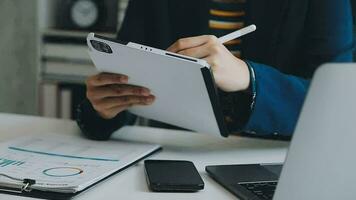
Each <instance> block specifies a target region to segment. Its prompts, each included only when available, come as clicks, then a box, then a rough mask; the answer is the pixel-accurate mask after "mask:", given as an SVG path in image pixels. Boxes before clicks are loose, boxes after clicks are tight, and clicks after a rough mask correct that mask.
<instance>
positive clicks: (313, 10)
mask: <svg viewBox="0 0 356 200" xmlns="http://www.w3.org/2000/svg"><path fill="white" fill-rule="evenodd" d="M308 13H309V14H308V17H307V20H306V23H307V24H306V31H305V33H306V34H305V36H304V37H305V40H306V44H308V45H307V46H306V47H305V49H304V55H303V56H304V59H306V61H307V66H303V67H305V70H312V71H313V72H314V71H315V69H316V68H317V67H318V66H320V65H321V64H323V63H326V62H351V61H352V50H353V46H354V40H353V34H352V27H353V23H352V15H351V10H350V2H349V0H338V1H335V0H311V1H310V4H309V12H308ZM247 63H248V64H249V65H250V67H252V68H253V69H254V71H255V76H256V79H255V80H256V98H255V104H254V108H253V110H252V111H251V113H250V118H249V120H248V122H247V123H246V124H245V126H244V127H243V128H242V130H243V131H245V132H248V133H252V134H256V133H257V134H258V135H261V136H282V137H283V136H287V137H289V136H291V135H292V133H293V131H294V128H295V126H296V122H297V120H298V117H299V112H300V110H301V107H302V105H303V102H304V98H305V96H306V92H307V89H308V86H309V82H310V81H309V80H306V79H303V78H300V77H296V76H292V75H287V74H283V73H281V72H279V71H277V70H276V69H275V68H273V67H271V66H267V65H264V64H260V63H255V62H252V61H247ZM301 67H302V66H301Z"/></svg>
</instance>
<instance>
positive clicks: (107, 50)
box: [90, 40, 112, 54]
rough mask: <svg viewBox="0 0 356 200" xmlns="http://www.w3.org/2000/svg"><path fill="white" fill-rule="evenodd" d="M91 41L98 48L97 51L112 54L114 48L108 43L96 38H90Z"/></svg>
mask: <svg viewBox="0 0 356 200" xmlns="http://www.w3.org/2000/svg"><path fill="white" fill-rule="evenodd" d="M90 43H91V45H92V46H93V48H94V49H96V50H97V51H100V52H103V53H108V54H112V50H111V48H110V46H109V45H108V44H105V43H104V42H99V41H96V40H90Z"/></svg>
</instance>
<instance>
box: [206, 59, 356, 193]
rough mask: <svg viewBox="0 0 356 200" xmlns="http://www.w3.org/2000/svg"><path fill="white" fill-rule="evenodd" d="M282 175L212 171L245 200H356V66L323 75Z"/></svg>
mask: <svg viewBox="0 0 356 200" xmlns="http://www.w3.org/2000/svg"><path fill="white" fill-rule="evenodd" d="M280 169H282V166H280V165H264V164H256V165H225V166H208V167H206V171H207V172H208V173H209V175H210V176H211V177H212V178H214V179H215V180H216V181H217V182H219V183H220V184H221V185H223V186H224V187H225V188H226V189H228V190H229V191H231V192H232V193H234V194H235V195H236V196H238V197H239V198H240V199H254V200H258V199H274V200H301V199H303V200H317V199H322V200H334V199H343V200H355V199H356V171H355V169H356V64H327V65H324V66H322V67H321V68H320V69H318V70H317V72H316V74H315V76H314V78H313V81H312V84H311V86H310V89H309V92H308V95H307V98H306V101H305V103H304V106H303V109H302V112H301V115H300V118H299V121H298V124H297V127H296V130H295V133H294V136H293V139H292V142H291V145H290V148H289V151H288V155H287V159H286V161H285V164H284V166H283V169H282V172H280ZM278 179H279V180H278ZM277 181H278V184H277Z"/></svg>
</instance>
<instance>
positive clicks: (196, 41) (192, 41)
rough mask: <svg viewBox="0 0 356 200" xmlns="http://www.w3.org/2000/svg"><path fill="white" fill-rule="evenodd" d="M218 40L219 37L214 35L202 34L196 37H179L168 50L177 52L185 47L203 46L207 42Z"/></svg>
mask: <svg viewBox="0 0 356 200" xmlns="http://www.w3.org/2000/svg"><path fill="white" fill-rule="evenodd" d="M216 40H217V38H216V37H215V36H212V35H202V36H196V37H189V38H183V39H179V40H178V41H177V42H175V43H174V44H173V45H172V46H170V47H169V48H168V49H167V51H171V52H174V53H177V52H179V51H182V50H184V49H189V48H193V47H197V46H201V45H203V44H205V43H209V42H215V41H216Z"/></svg>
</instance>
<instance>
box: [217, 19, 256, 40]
mask: <svg viewBox="0 0 356 200" xmlns="http://www.w3.org/2000/svg"><path fill="white" fill-rule="evenodd" d="M256 29H257V27H256V25H254V24H252V25H250V26H247V27H245V28H243V29H240V30H237V31H234V32H232V33H229V34H227V35H224V36H222V37H220V38H218V40H219V42H221V43H222V44H224V43H225V42H228V41H230V40H233V39H236V38H239V37H242V36H244V35H247V34H249V33H252V32H254V31H255V30H256Z"/></svg>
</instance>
